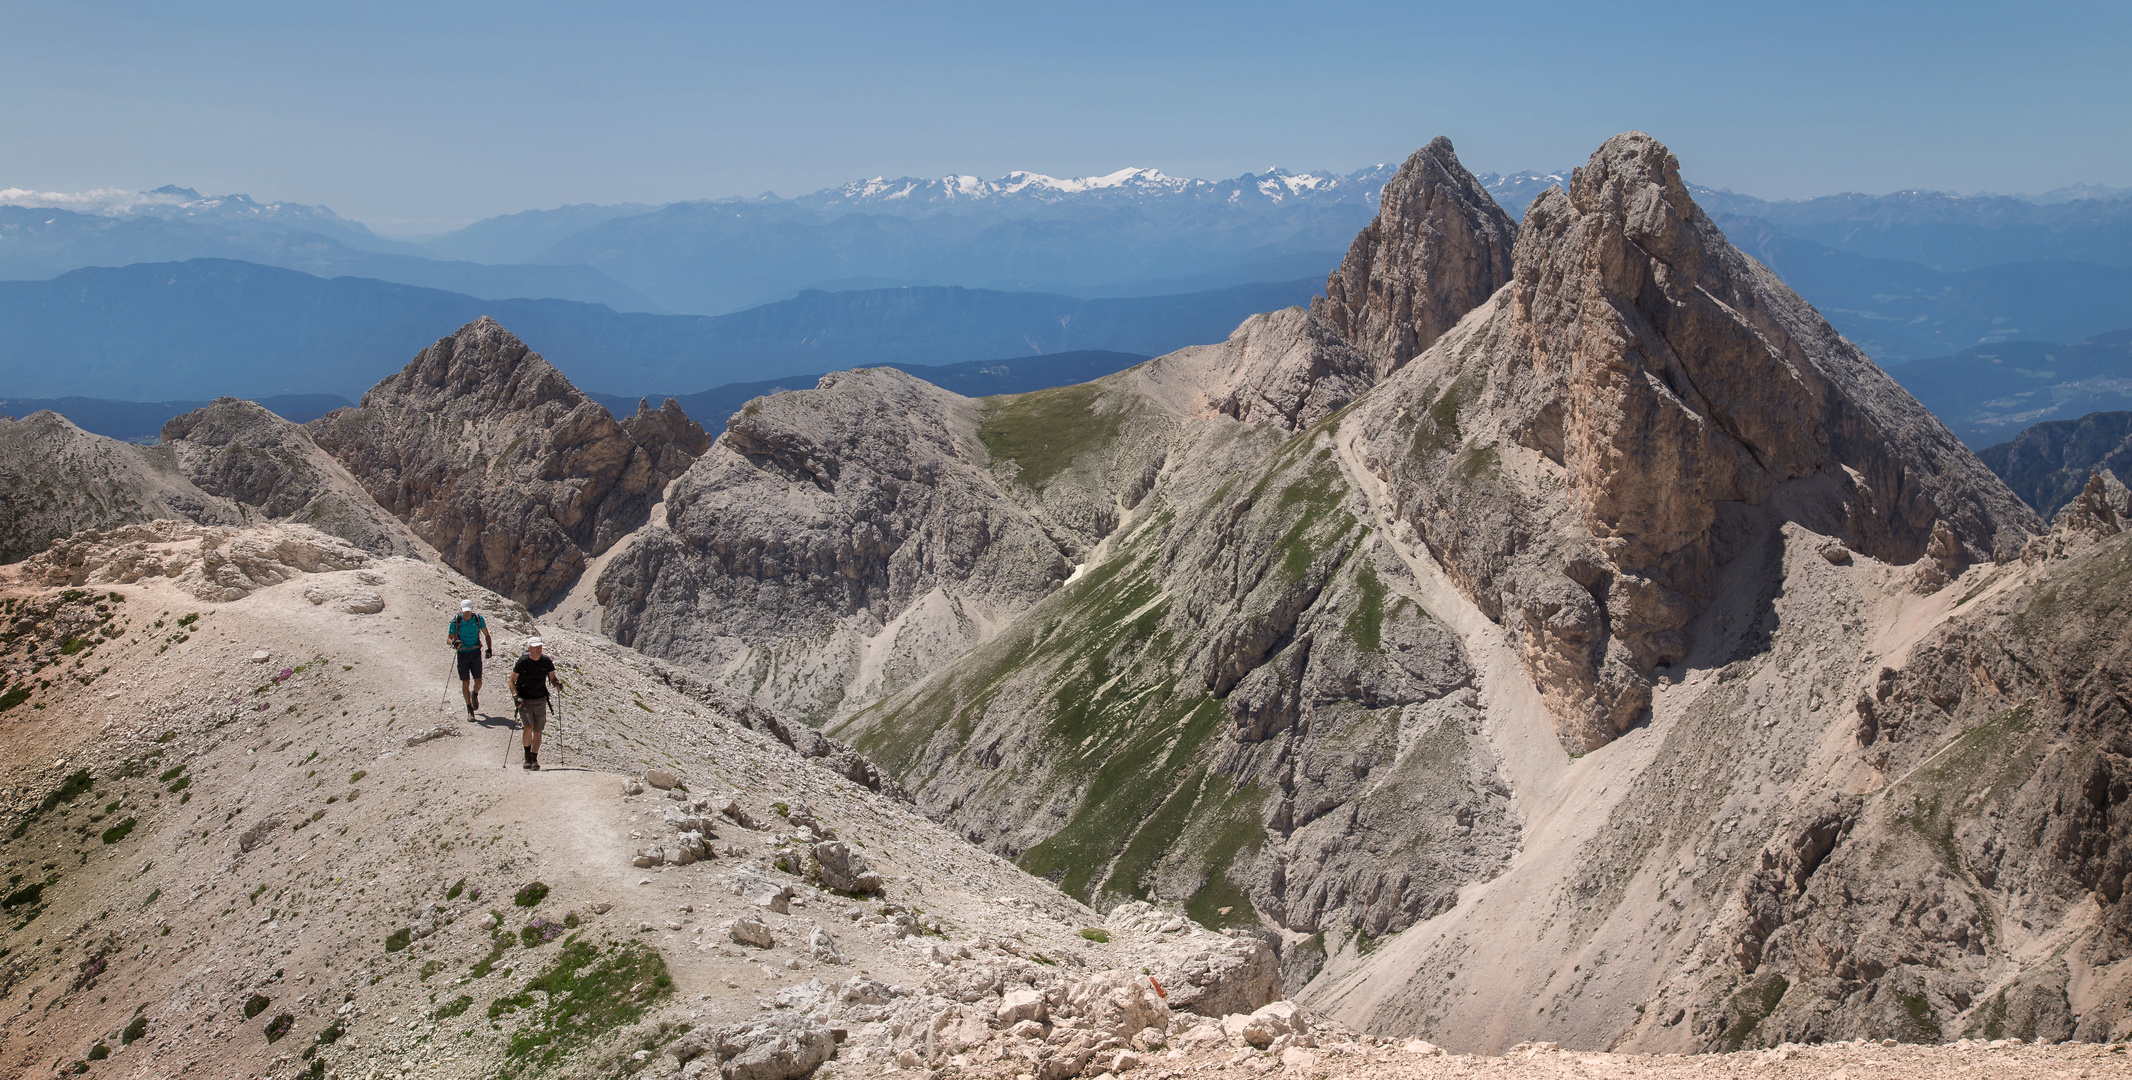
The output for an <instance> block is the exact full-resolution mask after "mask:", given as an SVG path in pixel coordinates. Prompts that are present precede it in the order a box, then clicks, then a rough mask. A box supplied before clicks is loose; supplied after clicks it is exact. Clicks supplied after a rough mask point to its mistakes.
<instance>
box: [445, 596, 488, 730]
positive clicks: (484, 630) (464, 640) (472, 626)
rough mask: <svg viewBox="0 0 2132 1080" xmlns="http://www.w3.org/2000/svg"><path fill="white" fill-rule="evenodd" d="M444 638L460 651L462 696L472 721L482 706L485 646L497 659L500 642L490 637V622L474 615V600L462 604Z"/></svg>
mask: <svg viewBox="0 0 2132 1080" xmlns="http://www.w3.org/2000/svg"><path fill="white" fill-rule="evenodd" d="M444 636H445V639H446V640H447V641H450V642H451V643H452V648H454V649H456V650H458V652H459V696H460V697H463V698H465V699H466V715H467V717H468V718H469V719H471V718H472V717H473V715H474V710H475V709H478V708H480V707H481V651H482V646H483V645H486V646H488V654H489V655H490V656H494V655H496V642H495V641H494V640H493V639H491V638H490V637H489V624H488V622H487V621H486V620H484V619H483V618H482V617H481V616H479V615H476V614H474V602H473V601H472V600H461V601H459V614H458V615H457V616H455V617H454V618H453V619H452V625H451V628H450V629H448V630H446V631H445V632H444Z"/></svg>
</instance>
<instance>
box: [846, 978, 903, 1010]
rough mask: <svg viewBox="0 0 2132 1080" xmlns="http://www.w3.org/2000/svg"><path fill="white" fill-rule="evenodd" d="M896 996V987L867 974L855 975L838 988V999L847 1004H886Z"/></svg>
mask: <svg viewBox="0 0 2132 1080" xmlns="http://www.w3.org/2000/svg"><path fill="white" fill-rule="evenodd" d="M894 996H895V988H894V987H892V986H890V985H888V984H887V983H885V982H882V981H881V980H879V979H875V978H871V977H868V976H865V975H853V976H852V977H851V978H849V979H846V980H844V985H843V986H841V987H839V988H838V989H837V998H838V1000H840V1001H842V1002H843V1003H844V1004H846V1005H886V1004H888V1000H889V999H890V998H892V997H894Z"/></svg>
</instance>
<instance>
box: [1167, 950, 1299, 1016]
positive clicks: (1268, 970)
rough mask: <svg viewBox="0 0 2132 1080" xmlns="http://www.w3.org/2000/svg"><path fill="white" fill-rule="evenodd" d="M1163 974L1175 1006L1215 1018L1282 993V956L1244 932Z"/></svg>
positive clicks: (1178, 963)
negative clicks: (1244, 934) (1243, 934)
mask: <svg viewBox="0 0 2132 1080" xmlns="http://www.w3.org/2000/svg"><path fill="white" fill-rule="evenodd" d="M1158 978H1159V979H1160V980H1161V982H1162V988H1163V990H1164V991H1166V992H1167V994H1168V998H1167V1000H1168V1002H1169V1006H1170V1008H1172V1009H1179V1010H1182V1011H1185V1012H1192V1013H1198V1014H1199V1015H1201V1016H1215V1017H1220V1016H1227V1015H1229V1014H1231V1013H1248V1012H1250V1011H1252V1010H1253V1009H1256V1008H1258V1007H1259V1006H1261V1005H1265V1004H1267V1003H1269V1002H1272V1001H1274V1000H1275V999H1277V998H1279V997H1280V996H1281V959H1280V957H1279V955H1277V954H1276V953H1275V952H1274V951H1273V947H1272V946H1271V945H1268V944H1267V943H1266V942H1264V941H1262V940H1260V939H1258V938H1256V937H1251V936H1239V937H1234V938H1230V939H1228V940H1227V941H1226V942H1224V943H1222V944H1220V945H1217V946H1214V947H1212V948H1208V949H1203V950H1201V951H1199V952H1195V953H1193V954H1191V955H1190V956H1187V957H1186V958H1185V959H1183V960H1182V961H1179V962H1177V963H1175V964H1174V965H1172V966H1170V967H1169V968H1168V969H1166V970H1164V971H1163V973H1162V974H1161V975H1160V976H1158Z"/></svg>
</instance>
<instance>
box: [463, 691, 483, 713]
mask: <svg viewBox="0 0 2132 1080" xmlns="http://www.w3.org/2000/svg"><path fill="white" fill-rule="evenodd" d="M480 707H481V691H479V690H476V691H474V703H473V704H472V705H468V706H467V707H466V711H468V712H473V711H474V710H475V709H478V708H480Z"/></svg>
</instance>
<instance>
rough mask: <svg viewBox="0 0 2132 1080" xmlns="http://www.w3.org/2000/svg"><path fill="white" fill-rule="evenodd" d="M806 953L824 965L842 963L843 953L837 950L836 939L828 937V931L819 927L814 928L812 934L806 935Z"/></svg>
mask: <svg viewBox="0 0 2132 1080" xmlns="http://www.w3.org/2000/svg"><path fill="white" fill-rule="evenodd" d="M807 953H808V955H810V956H812V957H814V958H815V959H816V960H819V961H821V962H822V963H824V964H841V963H843V962H844V951H843V950H842V949H839V948H837V943H836V939H835V938H833V937H830V936H829V931H827V930H824V929H822V928H821V927H820V926H816V927H815V928H814V932H813V933H812V934H809V935H807Z"/></svg>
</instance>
